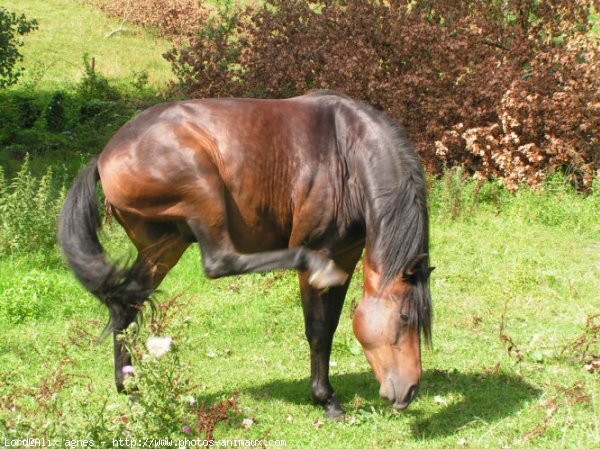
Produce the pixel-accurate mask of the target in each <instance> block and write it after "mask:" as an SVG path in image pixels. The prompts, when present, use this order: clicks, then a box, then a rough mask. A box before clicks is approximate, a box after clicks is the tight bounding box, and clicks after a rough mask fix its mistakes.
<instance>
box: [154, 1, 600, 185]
mask: <svg viewBox="0 0 600 449" xmlns="http://www.w3.org/2000/svg"><path fill="white" fill-rule="evenodd" d="M154 1H158V0H154ZM179 1H183V0H179ZM264 3H265V5H264V6H261V7H256V6H255V7H249V8H246V9H244V10H235V11H228V12H227V13H226V14H221V15H220V16H218V17H217V18H215V19H213V20H211V21H208V22H207V25H206V26H205V27H204V28H203V31H202V32H201V33H200V34H198V35H196V36H195V37H192V39H191V41H190V45H189V46H179V47H178V48H176V49H174V50H173V51H171V52H169V53H168V54H167V55H166V57H167V59H168V60H169V61H170V62H171V63H172V65H173V69H174V71H175V73H176V74H177V76H178V78H179V80H180V83H181V86H183V88H184V90H185V92H186V94H187V95H190V96H202V97H204V96H229V95H236V96H240V95H242V96H268V97H285V96H290V95H295V94H298V93H303V92H306V91H308V90H311V89H320V88H331V89H338V90H341V91H343V92H345V93H346V94H348V95H350V96H353V97H356V98H360V99H363V100H365V101H367V102H368V103H370V104H372V105H373V106H375V107H377V108H380V109H383V110H385V111H387V112H388V113H389V114H390V115H392V116H393V117H394V118H396V119H397V120H398V121H399V122H400V123H402V124H403V125H404V126H405V127H406V128H407V129H408V132H409V134H410V136H411V138H412V140H413V141H414V142H415V143H416V145H417V148H418V150H419V152H420V154H421V156H422V157H423V159H424V161H425V163H426V165H427V166H428V168H429V169H430V170H432V171H435V172H439V171H440V170H442V169H443V167H444V166H454V165H461V166H464V167H465V169H466V171H467V172H468V173H471V174H473V175H476V176H478V177H482V178H490V177H498V178H502V179H504V180H505V183H506V185H507V186H508V187H509V188H516V187H517V186H518V185H519V184H522V183H527V184H530V185H536V184H537V183H539V181H540V180H542V179H543V178H544V176H545V175H546V173H548V172H551V171H554V170H557V169H564V170H565V171H567V172H568V173H569V174H570V175H572V177H573V179H574V181H576V182H578V183H579V185H580V186H584V187H586V186H589V185H590V183H591V178H592V174H593V172H594V170H598V169H599V168H600V143H599V138H598V129H600V126H599V125H600V123H599V120H600V110H599V109H600V76H599V75H600V73H599V70H600V69H599V64H598V63H599V59H600V58H599V47H598V39H597V37H591V36H590V35H589V23H588V17H589V16H590V11H591V9H592V3H594V4H595V7H596V10H600V2H599V1H598V0H592V1H586V0H547V1H539V0H504V1H489V0H468V1H465V0H428V1H419V2H415V1H409V0H389V1H374V0H353V1H345V0H323V1H318V2H308V1H305V0H267V1H265V2H264Z"/></svg>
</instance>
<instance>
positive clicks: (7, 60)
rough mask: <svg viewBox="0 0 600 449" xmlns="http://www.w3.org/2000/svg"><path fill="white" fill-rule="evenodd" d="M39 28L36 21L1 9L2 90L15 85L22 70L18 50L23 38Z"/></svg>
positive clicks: (0, 77)
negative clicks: (19, 65)
mask: <svg viewBox="0 0 600 449" xmlns="http://www.w3.org/2000/svg"><path fill="white" fill-rule="evenodd" d="M36 28H37V21H36V20H35V19H27V18H26V17H25V15H24V14H21V15H17V14H15V13H14V12H10V11H8V10H7V9H5V8H3V7H0V89H3V88H5V87H7V86H10V85H11V84H14V83H16V82H17V80H18V79H19V76H20V75H21V71H22V69H21V68H20V67H17V64H18V63H19V62H20V61H22V60H23V56H22V55H21V53H20V52H19V50H18V48H19V47H20V46H22V45H23V41H22V40H21V37H22V36H24V35H26V34H27V33H30V32H31V31H33V30H35V29H36Z"/></svg>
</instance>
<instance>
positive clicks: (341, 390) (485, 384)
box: [242, 370, 540, 438]
mask: <svg viewBox="0 0 600 449" xmlns="http://www.w3.org/2000/svg"><path fill="white" fill-rule="evenodd" d="M332 383H333V384H334V387H335V388H336V391H337V394H338V397H340V399H341V400H342V401H348V400H350V398H353V397H354V396H355V395H358V396H360V397H362V398H363V399H364V400H366V401H368V402H371V403H373V404H374V406H375V408H378V407H379V408H382V409H383V408H384V407H385V408H386V410H387V409H389V407H390V406H389V405H387V404H385V405H383V401H382V400H381V399H379V384H378V383H377V381H376V380H375V378H374V376H373V373H372V372H370V371H368V372H367V371H366V372H362V373H349V374H341V375H337V376H333V377H332ZM242 392H245V393H248V394H250V395H252V396H253V397H255V398H257V399H259V400H260V399H261V398H275V399H279V400H282V401H287V402H291V403H294V404H307V403H309V401H310V379H308V378H305V379H301V380H276V381H273V382H269V383H266V384H263V385H259V386H256V387H252V388H247V389H242ZM539 394H540V390H538V389H537V388H535V387H534V386H532V385H531V384H529V383H527V382H525V381H524V380H523V379H521V378H519V377H517V376H514V375H510V374H506V373H461V372H458V371H442V370H430V371H427V372H425V373H424V374H423V379H422V382H421V390H420V393H419V396H418V398H417V401H419V400H421V401H427V402H429V403H431V402H434V397H436V396H439V397H441V398H445V397H447V396H449V395H454V396H459V397H461V398H462V399H460V400H459V401H458V402H455V403H451V404H449V405H447V406H445V407H443V408H442V409H441V410H440V409H439V407H440V404H437V401H435V402H436V407H435V410H428V409H426V410H422V408H418V407H415V406H413V407H409V408H408V409H407V410H405V411H404V412H401V413H402V414H405V415H408V416H411V417H412V418H413V420H412V425H411V427H412V431H413V435H414V436H415V437H418V438H435V437H439V436H444V435H450V434H452V433H454V432H456V431H457V430H458V429H460V428H461V427H463V426H465V425H467V424H469V423H473V422H482V423H491V422H494V421H498V420H500V419H503V418H505V417H507V416H510V415H512V414H514V413H517V412H518V411H519V410H520V409H522V408H523V406H524V404H525V403H526V402H527V401H529V400H531V399H533V398H536V397H538V396H539ZM442 406H443V405H442ZM345 407H346V409H347V410H348V412H349V413H350V414H351V413H352V412H351V411H350V405H349V404H348V403H347V402H346V404H345ZM392 416H393V415H392Z"/></svg>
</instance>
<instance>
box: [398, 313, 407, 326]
mask: <svg viewBox="0 0 600 449" xmlns="http://www.w3.org/2000/svg"><path fill="white" fill-rule="evenodd" d="M400 320H401V321H402V324H408V314H406V313H401V314H400Z"/></svg>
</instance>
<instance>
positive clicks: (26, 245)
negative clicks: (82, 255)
mask: <svg viewBox="0 0 600 449" xmlns="http://www.w3.org/2000/svg"><path fill="white" fill-rule="evenodd" d="M65 194H66V189H65V186H64V183H62V182H61V181H60V180H59V179H58V178H57V176H56V175H55V173H54V171H53V170H52V168H48V169H47V170H46V172H45V173H44V174H43V175H42V176H41V177H39V178H38V177H36V176H34V175H33V174H32V172H31V166H30V159H29V156H26V157H25V160H24V162H23V165H22V166H21V169H20V170H19V172H18V173H17V175H16V176H15V177H14V178H13V179H10V180H7V179H6V178H5V176H4V172H3V171H1V170H0V257H1V256H7V255H26V254H29V253H32V252H44V253H47V254H51V253H52V252H53V251H52V250H53V249H54V248H55V243H56V239H55V235H56V223H57V217H58V215H59V211H60V208H61V205H62V203H63V201H64V198H65Z"/></svg>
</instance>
